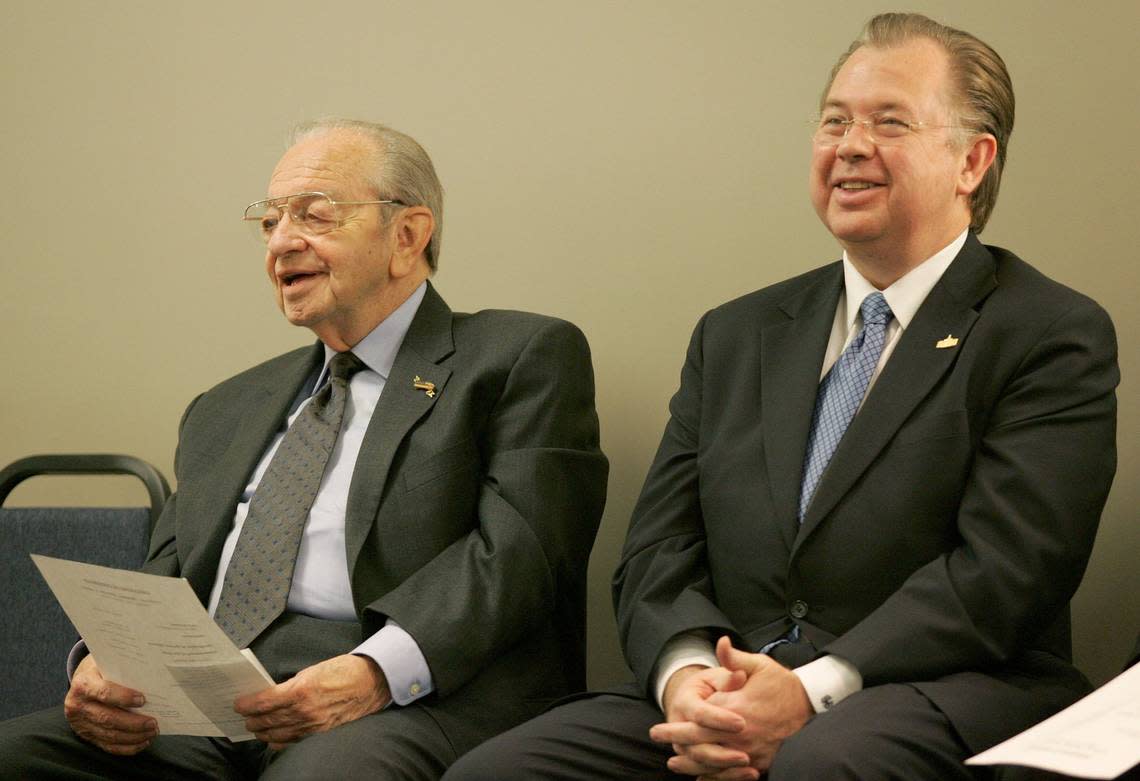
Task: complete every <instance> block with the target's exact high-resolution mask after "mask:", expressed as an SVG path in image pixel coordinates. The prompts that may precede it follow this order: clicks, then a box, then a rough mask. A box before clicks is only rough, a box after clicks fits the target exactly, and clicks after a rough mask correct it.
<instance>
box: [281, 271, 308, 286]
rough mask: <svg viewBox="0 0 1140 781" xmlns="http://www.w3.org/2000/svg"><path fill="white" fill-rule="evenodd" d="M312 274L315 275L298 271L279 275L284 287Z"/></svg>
mask: <svg viewBox="0 0 1140 781" xmlns="http://www.w3.org/2000/svg"><path fill="white" fill-rule="evenodd" d="M313 276H316V275H315V274H311V273H308V272H299V273H296V274H286V275H284V276H283V277H281V284H282V285H284V286H285V287H292V286H293V285H295V284H297V283H298V282H301V281H303V280H306V279H308V278H309V277H313Z"/></svg>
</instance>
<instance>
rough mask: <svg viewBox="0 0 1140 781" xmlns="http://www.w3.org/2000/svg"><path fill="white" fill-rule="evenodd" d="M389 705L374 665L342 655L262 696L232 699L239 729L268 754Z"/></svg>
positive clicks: (388, 694) (383, 680)
mask: <svg viewBox="0 0 1140 781" xmlns="http://www.w3.org/2000/svg"><path fill="white" fill-rule="evenodd" d="M391 699H392V695H391V692H390V691H389V689H388V681H387V679H386V678H385V677H384V673H383V671H382V670H381V669H380V667H379V665H377V664H376V662H374V661H373V660H372V659H369V658H368V657H365V656H356V655H353V654H344V655H342V656H334V657H333V658H332V659H326V660H325V661H323V662H319V663H318V664H314V665H313V666H311V667H306V668H305V669H304V670H301V672H299V673H297V674H296V675H295V676H293V677H292V678H290V679H289V680H287V681H285V682H284V683H281V684H278V685H277V686H274V687H272V688H269V689H265V690H264V691H260V692H257V693H256V694H249V695H246V696H245V697H238V698H237V699H236V700H234V710H235V711H237V712H238V713H239V714H241V715H242V716H245V727H246V729H248V730H249V731H250V732H252V733H253V734H254V735H255V736H257V739H258V740H262V741H265V742H266V743H268V744H269V747H270V748H272V749H281V748H284V747H285V746H286V745H288V744H289V743H292V742H294V741H297V740H300V739H301V738H303V737H305V736H306V735H311V734H312V733H314V732H325V731H326V730H330V729H332V728H333V727H338V726H340V725H341V724H346V723H348V722H350V721H355V720H356V719H359V718H361V717H363V716H367V715H368V714H370V713H375V712H376V711H378V710H380V709H381V708H383V707H384V706H385V705H387V704H388V702H389V701H390V700H391Z"/></svg>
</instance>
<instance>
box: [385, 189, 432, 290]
mask: <svg viewBox="0 0 1140 781" xmlns="http://www.w3.org/2000/svg"><path fill="white" fill-rule="evenodd" d="M394 222H395V225H394V226H393V228H392V229H393V230H394V231H395V233H394V235H393V254H392V262H391V264H390V267H389V269H388V273H389V274H391V275H392V276H394V277H402V276H405V275H407V274H409V273H411V272H412V271H413V270H414V269H415V268H416V267H417V266H418V264H419V263H420V262H422V263H423V264H424V265H425V266H426V264H427V258H426V255H425V254H424V253H425V251H426V249H427V245H428V242H429V241H431V237H432V234H433V233H434V232H435V215H433V214H432V213H431V209H429V208H428V207H426V206H408V207H406V208H405V209H404V210H403V211H401V212H400V214H398V215H397V216H396V218H395V220H394Z"/></svg>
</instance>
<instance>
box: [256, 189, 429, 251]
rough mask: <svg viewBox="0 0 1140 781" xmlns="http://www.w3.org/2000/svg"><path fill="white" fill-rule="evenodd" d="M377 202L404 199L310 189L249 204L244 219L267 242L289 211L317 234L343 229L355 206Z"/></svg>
mask: <svg viewBox="0 0 1140 781" xmlns="http://www.w3.org/2000/svg"><path fill="white" fill-rule="evenodd" d="M374 203H397V204H399V205H401V206H406V205H407V204H405V203H404V202H403V201H398V200H395V199H392V198H385V199H381V200H376V201H334V200H333V199H332V198H331V197H330V196H328V195H326V194H325V193H319V192H307V193H296V194H294V195H284V196H281V197H280V198H266V199H265V200H264V201H255V202H253V203H251V204H250V205H249V206H246V207H245V213H244V214H243V215H242V220H244V221H245V223H246V224H247V225H249V226H250V228H251V229H252V230H253V232H254V235H256V236H257V237H258V238H259V239H261V240H262V241H264V242H268V241H269V237H270V236H272V235H273V231H275V230H276V229H277V226H278V224H280V222H281V218H282V216H283V215H285V214H286V213H287V214H288V215H289V220H290V221H291V222H292V223H293V225H295V226H296V227H297V229H298V230H300V231H301V232H302V233H304V234H306V235H309V236H317V235H320V234H322V233H328V232H329V231H331V230H333V229H334V228H339V227H340V226H341V224H342V223H343V222H344V219H345V218H346V217H347V216H348V214H349V209H350V208H351V207H353V206H366V205H368V204H374Z"/></svg>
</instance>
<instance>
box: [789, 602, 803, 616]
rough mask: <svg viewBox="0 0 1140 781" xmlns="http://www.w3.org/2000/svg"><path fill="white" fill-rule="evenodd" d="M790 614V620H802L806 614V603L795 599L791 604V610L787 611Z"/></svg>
mask: <svg viewBox="0 0 1140 781" xmlns="http://www.w3.org/2000/svg"><path fill="white" fill-rule="evenodd" d="M788 612H790V613H791V614H792V618H803V617H804V616H806V615H807V614H808V606H807V602H804V601H803V600H802V599H797V600H796V601H795V602H793V603H792V609H791V610H790V611H788Z"/></svg>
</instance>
